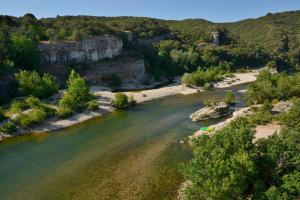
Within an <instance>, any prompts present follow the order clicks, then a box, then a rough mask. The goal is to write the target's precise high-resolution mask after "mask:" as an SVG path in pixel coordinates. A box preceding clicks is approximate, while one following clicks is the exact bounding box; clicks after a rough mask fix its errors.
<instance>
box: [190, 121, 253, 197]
mask: <svg viewBox="0 0 300 200" xmlns="http://www.w3.org/2000/svg"><path fill="white" fill-rule="evenodd" d="M253 138H254V131H253V129H252V126H251V124H249V123H248V121H247V120H246V119H244V118H240V119H237V120H236V121H234V122H232V123H231V124H230V125H229V126H228V127H226V128H225V129H223V130H222V131H220V132H218V133H217V134H214V135H213V136H212V137H209V136H207V135H203V136H201V137H200V138H199V139H197V140H196V141H195V142H196V143H195V148H194V158H193V159H192V160H191V161H190V162H189V163H188V165H187V167H186V168H185V176H186V178H187V179H188V180H190V181H192V184H191V186H189V188H188V190H187V194H188V199H215V200H218V199H220V200H221V199H222V200H226V199H228V200H229V199H230V200H231V199H246V197H247V190H248V188H249V187H251V182H250V179H251V178H250V177H251V176H252V175H253V173H254V170H255V162H254V159H253V158H254V157H255V155H256V154H255V151H254V150H255V148H254V144H253V143H252V140H253Z"/></svg>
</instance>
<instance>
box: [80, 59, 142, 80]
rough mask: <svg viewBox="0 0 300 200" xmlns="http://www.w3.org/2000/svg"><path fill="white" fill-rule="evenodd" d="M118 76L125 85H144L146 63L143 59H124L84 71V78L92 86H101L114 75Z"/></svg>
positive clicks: (104, 63)
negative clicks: (133, 83)
mask: <svg viewBox="0 0 300 200" xmlns="http://www.w3.org/2000/svg"><path fill="white" fill-rule="evenodd" d="M114 74H116V75H118V76H119V77H120V78H121V79H122V82H123V83H132V82H135V83H142V82H143V81H145V77H146V74H145V63H144V60H143V59H136V58H130V57H127V58H123V59H121V60H113V61H105V62H101V63H98V64H95V65H91V66H90V67H89V69H88V70H85V71H84V77H85V79H86V80H87V81H88V83H90V84H101V83H104V82H106V81H108V80H109V78H110V77H111V76H112V75H114Z"/></svg>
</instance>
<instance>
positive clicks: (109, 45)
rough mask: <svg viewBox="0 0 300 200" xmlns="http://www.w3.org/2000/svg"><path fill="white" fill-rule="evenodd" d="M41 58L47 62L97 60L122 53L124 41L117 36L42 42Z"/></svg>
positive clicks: (40, 46)
mask: <svg viewBox="0 0 300 200" xmlns="http://www.w3.org/2000/svg"><path fill="white" fill-rule="evenodd" d="M38 48H39V51H40V58H41V59H40V60H41V62H42V63H45V64H60V63H80V62H97V61H99V60H101V59H104V58H113V57H115V56H117V55H119V54H120V53H121V50H122V48H123V41H122V40H121V39H119V38H118V37H115V36H108V35H103V36H96V37H88V38H85V39H83V40H81V41H77V42H75V41H71V42H67V41H64V42H40V44H39V46H38Z"/></svg>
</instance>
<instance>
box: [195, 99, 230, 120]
mask: <svg viewBox="0 0 300 200" xmlns="http://www.w3.org/2000/svg"><path fill="white" fill-rule="evenodd" d="M232 112H233V109H232V108H231V107H230V106H229V105H227V104H226V103H225V102H220V103H217V104H216V105H213V106H207V107H204V108H201V109H200V110H198V111H197V112H195V113H193V114H191V115H190V119H192V121H202V120H207V119H217V118H221V117H225V116H228V115H230V114H232Z"/></svg>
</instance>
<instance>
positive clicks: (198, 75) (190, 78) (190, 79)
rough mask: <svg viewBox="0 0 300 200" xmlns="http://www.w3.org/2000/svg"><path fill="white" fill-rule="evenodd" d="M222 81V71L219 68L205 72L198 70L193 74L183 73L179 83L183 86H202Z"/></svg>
mask: <svg viewBox="0 0 300 200" xmlns="http://www.w3.org/2000/svg"><path fill="white" fill-rule="evenodd" d="M222 79H223V77H222V70H221V69H219V68H211V69H206V70H203V69H200V68H199V69H198V70H197V71H195V72H193V73H185V74H184V75H183V76H182V78H181V82H182V84H185V85H195V86H204V85H205V83H210V82H214V81H220V80H222Z"/></svg>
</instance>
